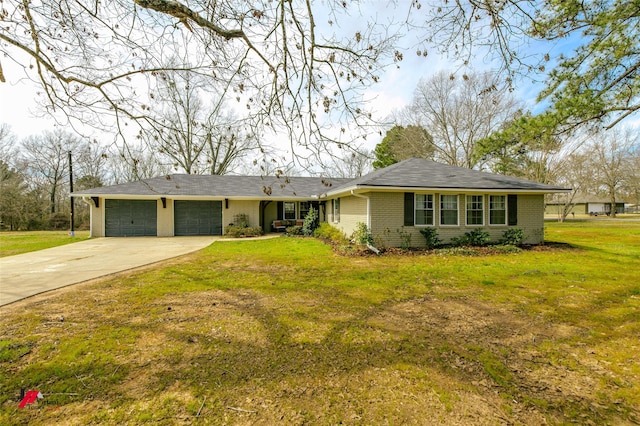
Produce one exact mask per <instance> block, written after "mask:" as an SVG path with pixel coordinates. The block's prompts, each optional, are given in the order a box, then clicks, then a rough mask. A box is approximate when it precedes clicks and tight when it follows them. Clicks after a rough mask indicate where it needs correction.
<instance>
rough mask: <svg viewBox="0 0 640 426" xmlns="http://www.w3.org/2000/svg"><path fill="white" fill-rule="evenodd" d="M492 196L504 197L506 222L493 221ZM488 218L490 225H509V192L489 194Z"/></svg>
mask: <svg viewBox="0 0 640 426" xmlns="http://www.w3.org/2000/svg"><path fill="white" fill-rule="evenodd" d="M491 197H503V198H504V223H491ZM487 213H488V215H487V220H488V221H489V222H488V223H489V226H494V227H500V226H508V225H507V224H508V223H509V203H508V202H507V194H491V195H489V200H488V206H487Z"/></svg>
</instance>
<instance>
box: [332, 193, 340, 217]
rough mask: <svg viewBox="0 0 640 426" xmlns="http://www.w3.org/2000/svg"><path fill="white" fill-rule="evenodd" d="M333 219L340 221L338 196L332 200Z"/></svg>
mask: <svg viewBox="0 0 640 426" xmlns="http://www.w3.org/2000/svg"><path fill="white" fill-rule="evenodd" d="M333 221H334V222H340V198H336V199H335V200H333Z"/></svg>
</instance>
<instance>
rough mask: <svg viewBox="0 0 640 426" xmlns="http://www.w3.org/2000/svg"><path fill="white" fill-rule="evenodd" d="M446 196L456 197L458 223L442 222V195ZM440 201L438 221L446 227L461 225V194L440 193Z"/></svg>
mask: <svg viewBox="0 0 640 426" xmlns="http://www.w3.org/2000/svg"><path fill="white" fill-rule="evenodd" d="M446 196H452V197H456V223H455V224H448V223H447V224H444V223H442V197H446ZM438 201H439V203H438V223H439V224H440V226H443V227H446V228H453V227H459V226H460V195H459V194H440V197H439V200H438Z"/></svg>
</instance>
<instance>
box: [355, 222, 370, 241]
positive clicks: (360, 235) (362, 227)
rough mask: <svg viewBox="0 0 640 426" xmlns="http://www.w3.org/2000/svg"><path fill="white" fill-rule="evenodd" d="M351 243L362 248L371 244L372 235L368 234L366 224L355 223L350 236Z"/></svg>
mask: <svg viewBox="0 0 640 426" xmlns="http://www.w3.org/2000/svg"><path fill="white" fill-rule="evenodd" d="M351 241H353V242H354V243H356V244H359V245H362V246H366V245H367V244H373V235H371V232H369V228H368V227H367V224H366V223H363V222H358V223H356V229H355V231H353V234H352V235H351Z"/></svg>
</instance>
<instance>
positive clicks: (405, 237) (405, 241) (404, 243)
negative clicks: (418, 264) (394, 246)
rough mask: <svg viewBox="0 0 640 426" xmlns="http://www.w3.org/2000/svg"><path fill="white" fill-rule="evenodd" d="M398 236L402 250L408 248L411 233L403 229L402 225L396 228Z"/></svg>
mask: <svg viewBox="0 0 640 426" xmlns="http://www.w3.org/2000/svg"><path fill="white" fill-rule="evenodd" d="M396 232H397V233H398V236H399V237H400V247H401V248H402V250H408V249H409V247H411V233H409V232H407V231H405V230H404V226H403V227H402V228H400V229H396Z"/></svg>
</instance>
